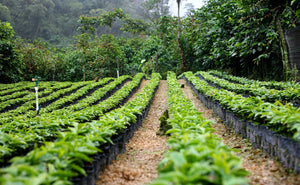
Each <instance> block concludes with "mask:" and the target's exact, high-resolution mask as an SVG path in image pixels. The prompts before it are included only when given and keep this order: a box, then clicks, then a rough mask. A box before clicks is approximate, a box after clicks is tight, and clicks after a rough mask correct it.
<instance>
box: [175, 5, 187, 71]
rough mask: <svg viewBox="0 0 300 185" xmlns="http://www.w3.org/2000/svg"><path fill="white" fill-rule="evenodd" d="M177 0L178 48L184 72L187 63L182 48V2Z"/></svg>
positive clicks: (181, 69)
mask: <svg viewBox="0 0 300 185" xmlns="http://www.w3.org/2000/svg"><path fill="white" fill-rule="evenodd" d="M176 1H177V6H178V37H177V40H178V49H179V54H180V59H181V65H180V71H181V72H182V73H183V72H184V71H185V70H184V68H185V65H184V59H183V51H182V48H181V41H180V39H181V29H180V27H181V25H180V3H181V0H176Z"/></svg>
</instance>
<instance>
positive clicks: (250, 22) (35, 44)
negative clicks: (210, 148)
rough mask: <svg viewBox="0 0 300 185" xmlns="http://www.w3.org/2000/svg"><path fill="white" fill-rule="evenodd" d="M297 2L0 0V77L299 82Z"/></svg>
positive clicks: (6, 79) (8, 79)
mask: <svg viewBox="0 0 300 185" xmlns="http://www.w3.org/2000/svg"><path fill="white" fill-rule="evenodd" d="M174 2H175V1H174ZM176 3H178V5H179V6H181V1H180V0H177V1H176ZM299 7H300V3H299V0H283V1H282V0H276V1H271V0H267V1H262V0H243V1H240V0H229V1H228V0H207V1H205V5H204V6H203V7H201V8H198V9H193V6H192V5H190V6H189V7H186V8H187V9H188V13H186V14H185V15H183V16H181V14H180V12H178V14H177V16H171V14H170V7H169V0H122V1H121V0H112V1H104V0H71V1H70V0H68V1H67V0H24V1H17V0H0V20H1V22H0V69H1V71H0V82H1V83H12V82H19V81H24V80H30V79H31V78H32V77H34V76H39V77H41V79H43V80H45V81H49V80H51V81H82V80H92V79H96V78H103V77H116V76H117V71H119V74H120V75H125V74H128V75H134V74H136V73H137V72H144V73H146V74H151V73H152V72H158V73H160V74H161V75H162V77H163V78H166V75H167V72H168V71H174V72H176V74H180V73H182V72H184V71H199V70H209V69H217V70H223V71H226V72H228V73H229V74H233V75H237V76H244V77H249V78H253V79H260V80H278V81H288V80H298V78H299V72H298V70H297V69H299V62H298V63H297V57H298V56H299V52H296V53H293V54H294V55H296V57H291V53H292V52H291V48H290V47H289V46H292V44H289V42H291V41H295V43H296V44H294V45H296V46H297V43H298V46H299V39H298V41H297V40H295V39H294V38H296V36H295V34H294V33H297V32H298V33H299V22H300V21H299V18H300V10H299ZM178 15H179V16H178ZM289 33H290V35H288V34H289ZM296 49H297V48H296ZM298 61H299V60H298Z"/></svg>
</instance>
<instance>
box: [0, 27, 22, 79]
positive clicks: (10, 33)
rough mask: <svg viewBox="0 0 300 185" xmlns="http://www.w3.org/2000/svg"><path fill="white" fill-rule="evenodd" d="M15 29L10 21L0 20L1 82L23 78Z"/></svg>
mask: <svg viewBox="0 0 300 185" xmlns="http://www.w3.org/2000/svg"><path fill="white" fill-rule="evenodd" d="M14 35H15V31H14V30H13V28H12V27H11V25H10V23H8V22H1V21H0V82H1V83H12V82H17V81H19V80H22V66H21V65H20V62H19V60H18V54H17V52H16V50H15V44H14V40H13V37H14Z"/></svg>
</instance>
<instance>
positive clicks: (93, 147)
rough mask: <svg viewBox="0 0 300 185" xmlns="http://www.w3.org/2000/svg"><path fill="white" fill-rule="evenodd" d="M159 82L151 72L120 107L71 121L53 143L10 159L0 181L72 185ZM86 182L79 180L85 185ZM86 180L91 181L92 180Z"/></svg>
mask: <svg viewBox="0 0 300 185" xmlns="http://www.w3.org/2000/svg"><path fill="white" fill-rule="evenodd" d="M158 84H159V74H153V75H152V79H151V81H150V82H149V83H148V84H147V85H145V86H144V88H143V89H142V92H140V93H139V94H137V96H136V97H135V98H134V99H133V100H132V101H130V102H128V103H126V104H125V105H124V106H123V107H121V108H118V109H115V110H113V111H111V112H109V113H107V114H105V115H103V116H102V117H101V119H99V120H96V121H93V122H87V123H84V124H83V123H76V122H74V123H73V125H72V126H70V127H68V129H67V131H65V132H61V133H60V134H59V136H58V138H57V140H56V141H55V142H46V143H45V146H42V147H38V148H35V149H34V150H32V151H31V152H29V153H28V154H27V155H26V156H23V157H16V158H14V159H12V162H13V163H12V164H11V166H9V167H7V168H3V169H1V170H0V174H1V176H0V182H1V184H3V185H7V184H17V183H21V184H31V183H33V182H35V183H36V184H64V185H67V184H72V182H74V180H75V179H76V177H80V176H86V175H87V174H89V172H88V169H91V168H97V164H99V163H97V162H94V161H95V160H96V159H97V158H96V157H95V156H99V154H102V153H103V151H104V150H101V149H103V146H107V144H110V143H111V141H112V140H113V137H114V136H116V135H119V134H120V133H121V132H124V131H126V129H127V128H128V127H129V126H130V125H132V124H134V123H135V122H136V119H137V116H138V115H139V114H141V113H142V112H143V111H144V110H145V109H146V108H147V106H149V102H150V100H151V99H152V98H153V96H154V92H155V89H156V88H157V86H158ZM99 108H100V107H99ZM97 160H101V158H98V159H97ZM101 165H105V164H104V163H102V164H101ZM97 169H98V168H97ZM96 171H97V170H96ZM95 175H97V174H95V171H94V170H92V177H93V178H95ZM83 178H84V177H83ZM87 181H88V179H87ZM87 181H85V182H83V181H80V182H81V183H82V184H87ZM76 182H78V181H76ZM89 182H90V183H91V182H93V183H92V184H94V181H93V180H90V181H89ZM75 184H78V183H75Z"/></svg>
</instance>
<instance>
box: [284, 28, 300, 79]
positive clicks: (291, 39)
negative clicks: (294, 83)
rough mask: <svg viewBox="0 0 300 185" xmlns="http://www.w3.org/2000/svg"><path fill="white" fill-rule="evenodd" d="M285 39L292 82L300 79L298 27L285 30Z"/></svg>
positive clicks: (299, 32)
mask: <svg viewBox="0 0 300 185" xmlns="http://www.w3.org/2000/svg"><path fill="white" fill-rule="evenodd" d="M285 39H286V42H287V45H288V51H289V60H290V61H289V62H290V68H292V71H293V72H294V73H293V74H292V75H293V80H297V78H298V79H300V27H296V28H293V29H291V30H287V31H286V32H285Z"/></svg>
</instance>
